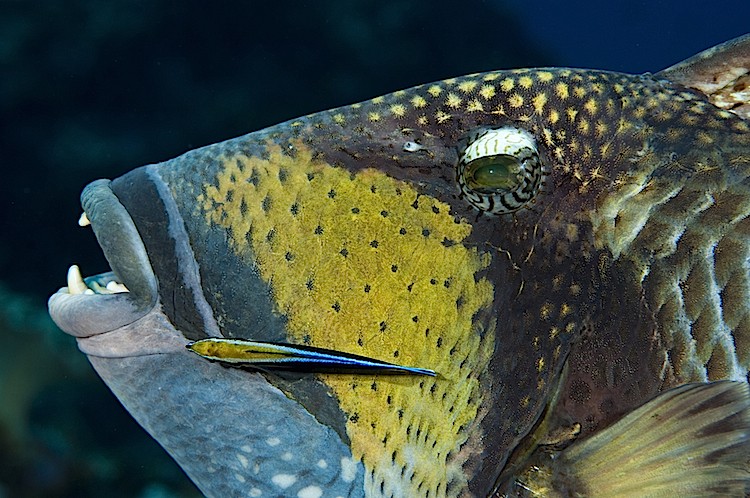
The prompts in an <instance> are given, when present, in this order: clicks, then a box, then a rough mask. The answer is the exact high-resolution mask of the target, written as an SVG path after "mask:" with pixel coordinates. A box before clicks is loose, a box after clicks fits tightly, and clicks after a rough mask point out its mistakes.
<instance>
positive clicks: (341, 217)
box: [201, 141, 495, 496]
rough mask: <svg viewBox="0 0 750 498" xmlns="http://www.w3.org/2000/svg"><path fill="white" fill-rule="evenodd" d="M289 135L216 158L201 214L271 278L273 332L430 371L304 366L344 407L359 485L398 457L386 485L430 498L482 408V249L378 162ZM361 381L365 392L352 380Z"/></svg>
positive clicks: (490, 326)
mask: <svg viewBox="0 0 750 498" xmlns="http://www.w3.org/2000/svg"><path fill="white" fill-rule="evenodd" d="M293 145H294V148H295V151H296V154H294V157H292V156H290V155H287V154H285V153H284V151H283V150H282V147H281V146H279V145H277V144H272V143H269V144H268V145H267V146H266V150H265V151H263V152H264V153H263V154H260V153H259V154H258V155H256V156H246V155H242V154H239V155H234V156H229V157H225V158H223V159H220V160H221V161H222V168H221V170H220V171H219V173H218V174H217V176H216V178H215V179H212V180H211V181H209V183H208V184H206V185H204V186H203V191H204V192H205V194H204V198H203V200H202V203H201V209H203V214H204V216H205V217H206V219H207V220H208V221H209V222H210V223H212V224H215V225H217V226H219V227H223V228H225V229H226V234H227V237H228V238H229V241H230V244H231V246H232V248H233V249H234V251H235V253H236V254H237V256H238V257H240V258H242V259H243V260H244V261H246V263H247V264H248V265H253V266H254V267H255V268H257V272H258V274H259V276H260V278H261V279H262V280H263V281H264V282H266V283H267V284H269V285H270V283H271V282H273V285H272V289H273V290H272V293H271V297H272V299H273V303H274V308H275V312H276V313H278V314H280V315H283V316H284V317H285V318H286V326H285V329H286V334H287V338H286V341H288V342H292V343H296V344H302V343H306V344H309V345H311V346H314V347H322V348H330V349H336V350H340V351H345V352H349V353H353V354H360V355H364V356H368V357H372V358H378V359H382V360H385V361H391V362H396V363H399V364H404V365H413V366H423V367H427V368H434V369H435V370H436V371H438V372H439V374H440V375H439V376H438V377H435V378H432V379H428V380H427V381H425V382H424V383H422V385H420V382H421V381H422V380H424V378H422V377H415V376H388V377H387V378H385V377H383V376H376V375H370V376H367V375H366V374H345V373H336V374H327V373H322V374H318V375H317V379H318V380H319V381H320V382H322V383H324V384H325V385H326V386H327V388H328V389H329V390H330V393H331V396H332V397H333V398H334V399H335V400H336V401H337V402H338V404H339V406H340V408H341V410H342V412H343V413H344V414H345V416H346V417H347V419H346V426H345V427H346V433H347V436H348V437H349V440H350V447H351V451H352V456H353V459H354V460H355V461H357V462H361V463H362V465H364V467H365V472H366V473H367V474H368V475H370V476H371V478H372V480H373V482H375V483H378V482H384V481H385V482H393V479H400V478H399V477H398V476H399V475H400V471H401V469H402V468H404V467H405V466H407V465H408V466H409V475H408V476H407V477H406V478H405V479H402V480H401V481H400V483H401V484H403V485H404V486H405V487H406V488H405V489H406V490H407V492H406V493H405V494H407V495H409V496H412V495H416V494H417V493H418V492H419V493H427V492H429V494H430V495H431V496H438V495H440V494H441V492H443V491H445V489H446V486H447V483H448V482H449V481H453V480H455V479H457V478H458V479H464V485H465V478H463V477H461V476H463V473H462V472H463V471H462V465H463V463H464V461H465V458H471V455H472V453H471V452H469V454H467V456H466V457H465V458H464V459H461V458H458V459H448V460H447V461H446V458H445V456H446V455H448V454H451V453H458V452H459V451H465V446H464V445H465V443H466V442H467V439H468V437H469V433H470V431H468V430H465V429H466V428H468V427H470V426H471V425H472V424H476V423H477V421H478V420H480V419H481V417H482V412H481V410H480V406H481V403H482V398H483V396H484V393H483V391H482V390H481V389H480V383H479V377H480V376H481V375H482V372H484V371H485V370H486V369H487V367H488V365H489V362H490V359H491V357H492V354H493V351H494V344H495V339H494V331H495V324H494V322H492V321H489V322H485V321H481V320H479V319H477V318H476V317H477V316H481V315H486V313H487V312H489V310H490V309H491V306H492V303H493V299H494V289H493V286H492V284H491V282H490V281H488V280H487V279H486V278H485V277H483V276H481V275H482V274H483V272H484V271H486V268H487V267H488V266H489V265H490V263H491V260H490V255H489V254H487V253H481V252H480V251H479V250H478V249H476V248H473V247H468V246H466V245H464V242H463V241H465V240H466V239H467V237H469V236H470V234H471V231H472V226H471V225H470V224H469V223H468V222H466V221H465V220H458V221H457V220H456V219H455V218H454V216H453V214H451V207H450V206H449V205H448V204H446V203H444V202H442V201H440V200H438V199H435V198H432V197H430V196H429V195H426V194H424V193H422V194H421V195H419V196H418V191H417V190H416V189H415V188H414V187H413V186H412V185H411V184H410V183H408V182H405V181H400V180H396V179H394V178H392V177H390V176H388V175H387V174H386V173H384V172H382V171H380V170H377V169H363V170H359V171H357V172H352V171H349V170H347V169H345V168H339V167H335V166H332V165H330V164H327V163H325V162H323V161H320V160H317V159H315V158H314V152H313V150H311V149H310V148H309V147H308V146H306V144H305V143H304V142H302V141H296V142H295V143H294V144H293ZM282 172H283V174H281V173H282ZM251 178H253V181H249V180H250V179H251ZM229 192H232V194H231V195H229ZM416 198H419V203H418V205H417V206H416V207H415V205H414V199H416ZM265 199H269V202H265ZM355 208H356V213H354V211H353V209H355ZM400 228H403V230H400ZM425 229H426V231H427V232H428V233H429V235H428V236H427V235H425V234H424V233H425ZM270 234H273V237H269V235H270ZM446 239H448V240H451V241H454V244H451V245H450V246H448V247H447V246H446V245H445V244H444V243H443V241H444V240H446ZM414 254H419V255H420V257H417V258H415V257H414ZM310 282H314V285H311V284H310ZM443 282H449V284H443ZM459 301H460V303H461V304H460V305H459V304H458V302H459ZM438 302H439V303H442V304H441V306H435V303H438ZM394 359H395V360H394ZM375 383H377V389H374V388H373V389H368V391H367V393H366V395H365V396H363V395H362V393H361V392H358V391H356V390H355V389H354V387H355V386H356V385H357V384H359V385H367V386H370V385H374V384H375ZM425 384H426V385H425ZM425 393H427V396H431V399H430V402H429V403H425ZM430 393H431V394H430ZM411 428H420V429H421V431H422V433H423V434H424V437H417V436H415V433H414V432H413V431H411ZM457 476H458V477H457ZM412 477H413V483H414V484H413V488H411V489H409V488H408V486H410V485H411V481H412ZM460 484H461V483H459V487H460ZM417 485H419V486H420V488H419V491H417V489H416V486H417Z"/></svg>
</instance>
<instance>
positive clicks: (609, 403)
mask: <svg viewBox="0 0 750 498" xmlns="http://www.w3.org/2000/svg"><path fill="white" fill-rule="evenodd" d="M599 411H600V412H602V413H603V414H605V415H609V414H611V413H614V411H615V402H614V401H613V400H612V398H607V399H605V400H604V401H602V402H601V403H600V404H599Z"/></svg>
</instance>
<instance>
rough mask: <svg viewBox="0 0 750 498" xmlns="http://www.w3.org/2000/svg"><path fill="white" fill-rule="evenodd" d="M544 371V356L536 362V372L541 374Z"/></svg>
mask: <svg viewBox="0 0 750 498" xmlns="http://www.w3.org/2000/svg"><path fill="white" fill-rule="evenodd" d="M542 370H544V356H540V357H539V358H537V360H536V371H537V372H541V371H542Z"/></svg>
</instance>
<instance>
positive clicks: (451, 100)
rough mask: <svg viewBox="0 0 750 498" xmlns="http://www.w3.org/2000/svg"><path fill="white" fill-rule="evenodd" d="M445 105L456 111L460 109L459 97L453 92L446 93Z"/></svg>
mask: <svg viewBox="0 0 750 498" xmlns="http://www.w3.org/2000/svg"><path fill="white" fill-rule="evenodd" d="M445 105H447V106H448V107H450V108H452V109H458V108H459V107H461V97H459V96H458V95H456V94H455V93H453V92H450V93H448V97H447V98H446V99H445Z"/></svg>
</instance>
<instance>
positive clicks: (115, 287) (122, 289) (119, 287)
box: [107, 280, 130, 293]
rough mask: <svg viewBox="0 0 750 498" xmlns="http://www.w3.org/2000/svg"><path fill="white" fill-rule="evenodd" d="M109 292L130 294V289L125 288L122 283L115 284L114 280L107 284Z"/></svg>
mask: <svg viewBox="0 0 750 498" xmlns="http://www.w3.org/2000/svg"><path fill="white" fill-rule="evenodd" d="M107 290H108V291H111V292H113V293H117V292H130V291H129V290H128V288H127V287H125V284H121V283H120V282H115V281H114V280H112V281H110V282H107Z"/></svg>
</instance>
